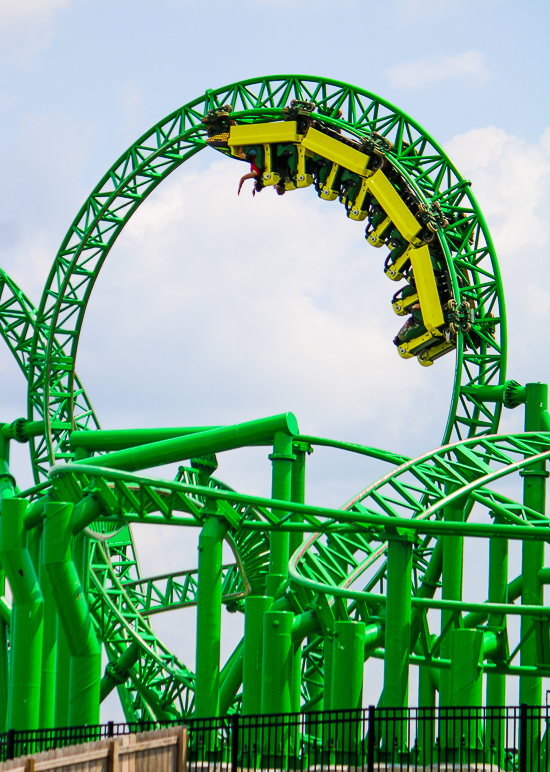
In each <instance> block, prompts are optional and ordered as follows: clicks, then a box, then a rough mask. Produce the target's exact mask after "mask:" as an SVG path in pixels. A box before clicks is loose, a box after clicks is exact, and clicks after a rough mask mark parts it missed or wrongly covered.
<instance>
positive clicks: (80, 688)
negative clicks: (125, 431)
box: [44, 502, 101, 726]
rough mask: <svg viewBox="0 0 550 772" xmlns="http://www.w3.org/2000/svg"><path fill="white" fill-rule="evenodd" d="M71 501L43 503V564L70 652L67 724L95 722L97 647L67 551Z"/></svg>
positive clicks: (84, 600)
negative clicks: (44, 512) (44, 505)
mask: <svg viewBox="0 0 550 772" xmlns="http://www.w3.org/2000/svg"><path fill="white" fill-rule="evenodd" d="M72 510H73V505H72V504H68V503H64V502H49V503H48V504H46V519H45V521H44V564H45V566H46V572H47V575H48V579H49V581H50V585H51V589H52V595H53V598H54V601H55V605H56V608H57V613H58V615H59V619H60V620H61V624H62V626H63V631H64V633H65V637H66V639H67V644H68V646H69V651H70V653H71V667H70V676H69V695H68V708H69V714H68V720H69V724H70V725H71V726H79V725H82V724H97V723H98V722H99V682H100V678H101V651H100V648H99V644H98V641H97V638H96V635H95V632H94V629H93V625H92V620H91V617H90V612H89V610H88V604H87V602H86V597H85V593H84V589H83V587H82V583H81V581H80V578H79V576H78V572H77V570H76V567H75V564H74V562H73V559H72V554H71V542H72V534H71V529H70V522H71V516H72Z"/></svg>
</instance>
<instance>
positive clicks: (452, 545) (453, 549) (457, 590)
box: [439, 499, 464, 707]
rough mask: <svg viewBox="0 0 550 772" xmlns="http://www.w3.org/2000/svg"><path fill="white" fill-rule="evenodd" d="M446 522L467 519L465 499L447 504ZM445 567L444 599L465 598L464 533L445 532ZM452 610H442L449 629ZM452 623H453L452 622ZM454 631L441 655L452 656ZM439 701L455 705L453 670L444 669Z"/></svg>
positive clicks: (442, 705)
mask: <svg viewBox="0 0 550 772" xmlns="http://www.w3.org/2000/svg"><path fill="white" fill-rule="evenodd" d="M444 520H445V522H459V523H462V522H463V521H464V507H463V502H462V500H461V499H458V500H457V501H455V502H453V503H452V504H451V505H449V506H447V507H445V513H444ZM440 538H441V539H442V540H443V569H442V584H441V588H442V589H441V597H442V598H443V600H462V566H463V561H464V537H463V536H454V535H453V536H443V537H440ZM451 619H452V612H450V611H442V612H441V630H442V631H443V630H445V628H446V627H447V625H449V624H450V623H451ZM451 624H452V623H451ZM451 639H452V636H451V631H450V630H448V632H447V633H446V635H445V636H444V637H443V639H442V641H441V657H443V658H444V659H450V658H451V649H452V640H451ZM439 705H440V706H441V707H449V706H450V705H451V673H450V671H449V670H442V671H441V674H440V680H439Z"/></svg>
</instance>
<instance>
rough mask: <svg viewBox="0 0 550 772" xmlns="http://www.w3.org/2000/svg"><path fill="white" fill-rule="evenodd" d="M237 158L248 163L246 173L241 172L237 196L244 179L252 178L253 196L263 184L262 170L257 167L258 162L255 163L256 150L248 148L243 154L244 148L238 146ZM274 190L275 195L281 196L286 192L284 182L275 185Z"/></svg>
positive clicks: (260, 189) (262, 187)
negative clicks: (248, 166) (248, 169)
mask: <svg viewBox="0 0 550 772" xmlns="http://www.w3.org/2000/svg"><path fill="white" fill-rule="evenodd" d="M238 155H239V158H241V159H242V160H243V161H248V163H249V164H250V171H249V172H248V174H243V176H242V177H241V179H240V181H239V190H238V191H237V195H238V196H239V195H240V194H241V188H242V186H243V184H244V182H245V180H254V188H253V189H252V195H253V196H255V195H256V193H260V192H261V191H262V190H263V189H264V187H265V185H264V183H263V181H262V170H261V169H260V168H259V166H258V164H257V163H256V151H255V150H254V149H252V150H249V151H248V153H246V154H245V152H244V148H243V147H240V148H239V151H238ZM275 190H276V191H277V195H279V196H282V195H283V194H284V193H286V190H285V186H284V183H283V182H281V183H278V184H277V185H275Z"/></svg>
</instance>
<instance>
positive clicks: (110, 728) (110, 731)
mask: <svg viewBox="0 0 550 772" xmlns="http://www.w3.org/2000/svg"><path fill="white" fill-rule="evenodd" d="M114 736H115V722H114V721H107V737H114Z"/></svg>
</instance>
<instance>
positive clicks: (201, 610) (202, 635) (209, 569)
mask: <svg viewBox="0 0 550 772" xmlns="http://www.w3.org/2000/svg"><path fill="white" fill-rule="evenodd" d="M227 528H228V523H227V522H226V521H224V520H221V519H220V518H218V517H209V518H208V519H207V520H206V522H205V524H204V526H203V529H202V531H201V534H200V536H199V571H198V591H197V640H199V641H201V644H200V645H199V646H197V668H196V696H195V713H196V715H197V716H198V717H200V718H206V717H209V716H217V715H219V708H220V641H221V613H222V582H221V579H222V547H223V538H224V536H225V534H226V533H227Z"/></svg>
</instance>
